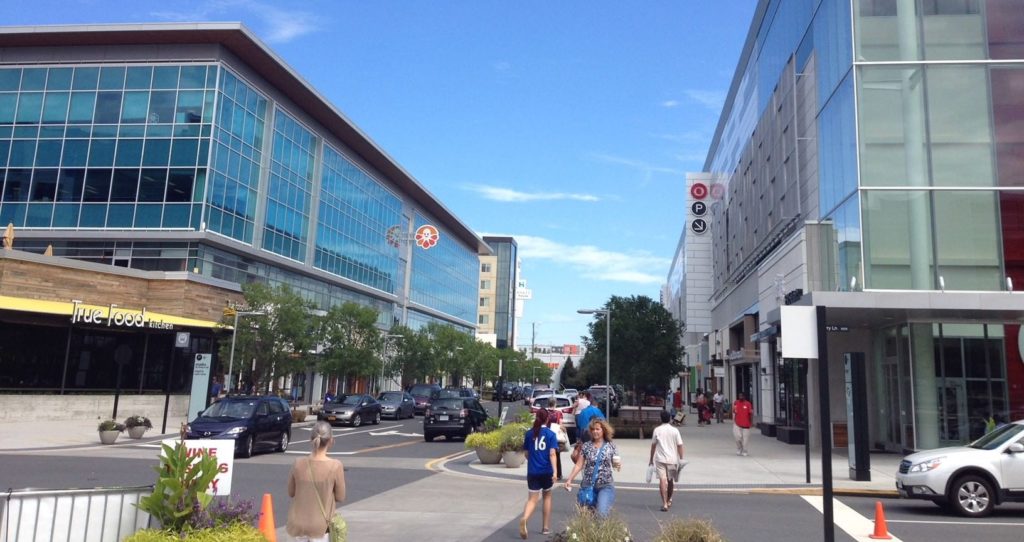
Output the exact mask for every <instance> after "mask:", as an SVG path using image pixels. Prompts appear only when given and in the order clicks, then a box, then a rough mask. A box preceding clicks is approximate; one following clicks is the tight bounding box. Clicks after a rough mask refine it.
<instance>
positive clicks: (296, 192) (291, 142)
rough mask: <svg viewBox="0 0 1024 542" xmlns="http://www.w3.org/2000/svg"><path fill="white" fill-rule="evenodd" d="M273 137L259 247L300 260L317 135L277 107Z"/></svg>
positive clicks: (303, 253) (306, 232)
mask: <svg viewBox="0 0 1024 542" xmlns="http://www.w3.org/2000/svg"><path fill="white" fill-rule="evenodd" d="M273 138H274V139H273V151H272V154H271V163H270V178H269V181H268V183H267V217H266V225H265V226H264V230H263V248H265V249H267V250H269V251H271V252H274V253H276V254H280V255H282V256H285V257H287V258H291V259H293V260H299V261H304V260H305V258H306V246H307V245H306V243H307V241H308V240H309V214H310V208H311V206H312V205H311V203H312V189H313V162H314V157H315V155H316V146H317V138H316V136H314V135H313V133H312V132H310V131H309V130H307V129H306V128H305V127H303V126H302V125H301V124H299V123H298V122H297V121H296V120H295V119H293V118H292V117H290V116H288V115H287V114H286V113H285V112H284V111H280V110H279V111H277V112H276V113H275V116H274V135H273ZM361 282H362V281H361Z"/></svg>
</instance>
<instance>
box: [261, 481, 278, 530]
mask: <svg viewBox="0 0 1024 542" xmlns="http://www.w3.org/2000/svg"><path fill="white" fill-rule="evenodd" d="M260 532H261V533H263V538H266V539H267V542H277V529H276V528H275V527H274V503H273V499H272V498H271V497H270V493H264V494H263V507H262V508H261V509H260Z"/></svg>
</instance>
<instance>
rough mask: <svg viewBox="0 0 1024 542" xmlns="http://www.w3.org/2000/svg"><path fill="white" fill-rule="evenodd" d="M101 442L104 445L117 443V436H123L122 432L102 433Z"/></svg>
mask: <svg viewBox="0 0 1024 542" xmlns="http://www.w3.org/2000/svg"><path fill="white" fill-rule="evenodd" d="M99 433H100V442H102V443H103V444H113V443H114V442H115V441H117V436H118V435H120V434H121V432H120V431H100V432H99Z"/></svg>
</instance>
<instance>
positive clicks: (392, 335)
mask: <svg viewBox="0 0 1024 542" xmlns="http://www.w3.org/2000/svg"><path fill="white" fill-rule="evenodd" d="M404 338H405V335H399V334H397V333H388V334H387V335H384V357H385V358H387V355H388V341H389V340H390V339H404ZM384 364H385V360H384V359H382V360H381V363H380V384H379V385H378V388H377V393H380V392H382V391H384Z"/></svg>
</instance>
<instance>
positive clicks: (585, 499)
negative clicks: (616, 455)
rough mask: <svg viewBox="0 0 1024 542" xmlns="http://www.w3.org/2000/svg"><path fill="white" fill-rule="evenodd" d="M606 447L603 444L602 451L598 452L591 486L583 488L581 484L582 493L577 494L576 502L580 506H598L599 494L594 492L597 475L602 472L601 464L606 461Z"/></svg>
mask: <svg viewBox="0 0 1024 542" xmlns="http://www.w3.org/2000/svg"><path fill="white" fill-rule="evenodd" d="M605 446H607V444H602V445H601V449H600V450H599V451H598V452H597V460H596V461H595V462H594V475H593V476H592V477H591V480H590V485H589V486H587V487H583V485H582V484H581V485H580V492H579V493H577V494H576V502H577V503H578V504H579V505H580V506H586V507H589V508H593V507H594V505H595V504H597V493H596V492H595V491H594V486H596V485H597V475H598V473H600V472H601V462H602V461H603V460H604V447H605ZM581 453H582V452H581Z"/></svg>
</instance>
